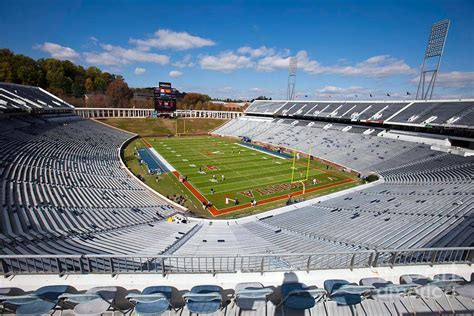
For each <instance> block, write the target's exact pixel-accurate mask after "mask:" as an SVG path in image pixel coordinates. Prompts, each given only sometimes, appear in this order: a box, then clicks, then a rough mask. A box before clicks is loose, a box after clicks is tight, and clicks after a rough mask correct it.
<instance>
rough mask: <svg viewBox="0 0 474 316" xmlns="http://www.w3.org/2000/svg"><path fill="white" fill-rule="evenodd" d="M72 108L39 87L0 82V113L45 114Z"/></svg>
mask: <svg viewBox="0 0 474 316" xmlns="http://www.w3.org/2000/svg"><path fill="white" fill-rule="evenodd" d="M73 108H74V107H73V106H72V105H70V104H68V103H66V102H64V101H63V100H61V99H60V98H58V97H56V96H55V95H53V94H51V93H49V92H47V91H46V90H44V89H41V88H39V87H32V86H25V85H18V84H14V83H7V82H0V112H8V111H28V112H36V111H42V112H47V111H49V110H52V111H56V112H57V111H60V110H66V111H70V110H71V109H73Z"/></svg>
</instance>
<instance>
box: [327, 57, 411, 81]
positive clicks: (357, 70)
mask: <svg viewBox="0 0 474 316" xmlns="http://www.w3.org/2000/svg"><path fill="white" fill-rule="evenodd" d="M321 72H327V73H334V74H341V75H345V76H367V77H386V76H394V75H406V74H413V73H414V72H416V70H415V69H413V68H411V67H410V66H409V65H408V64H407V63H405V61H404V60H403V59H397V58H395V57H392V56H390V55H378V56H373V57H370V58H368V59H366V60H364V61H362V62H359V63H357V64H355V65H354V66H330V67H322V69H321Z"/></svg>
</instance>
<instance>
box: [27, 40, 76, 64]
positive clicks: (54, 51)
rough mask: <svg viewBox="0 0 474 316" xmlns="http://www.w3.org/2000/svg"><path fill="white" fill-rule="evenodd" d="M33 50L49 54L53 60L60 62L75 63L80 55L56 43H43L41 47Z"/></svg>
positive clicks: (38, 46)
mask: <svg viewBox="0 0 474 316" xmlns="http://www.w3.org/2000/svg"><path fill="white" fill-rule="evenodd" d="M34 48H36V49H39V50H41V51H43V52H46V53H48V54H50V55H51V57H53V58H56V59H61V60H71V61H75V60H77V59H79V57H80V54H79V53H78V52H76V51H75V50H74V49H72V48H70V47H65V46H61V45H59V44H56V43H50V42H44V43H43V44H41V45H36V46H35V47H34Z"/></svg>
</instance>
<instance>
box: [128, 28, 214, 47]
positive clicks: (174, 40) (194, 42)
mask: <svg viewBox="0 0 474 316" xmlns="http://www.w3.org/2000/svg"><path fill="white" fill-rule="evenodd" d="M130 43H132V44H134V45H136V46H138V47H139V48H140V49H141V50H149V49H150V48H159V49H175V50H185V49H191V48H200V47H204V46H213V45H215V42H214V41H212V40H210V39H207V38H202V37H199V36H195V35H191V34H189V33H186V32H175V31H172V30H166V29H163V30H158V31H156V32H155V33H154V35H153V37H151V38H148V39H134V38H132V39H130Z"/></svg>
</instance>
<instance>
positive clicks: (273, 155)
mask: <svg viewBox="0 0 474 316" xmlns="http://www.w3.org/2000/svg"><path fill="white" fill-rule="evenodd" d="M234 144H236V145H239V146H241V147H244V148H248V149H253V150H255V151H258V152H261V153H263V154H266V155H269V156H272V157H276V158H280V159H283V160H286V158H285V157H282V156H278V155H275V154H272V153H269V152H266V151H263V150H261V149H258V148H254V147H248V146H245V145H242V144H240V143H234Z"/></svg>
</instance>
